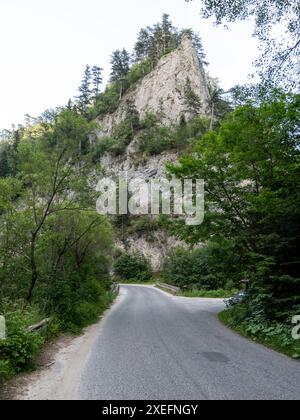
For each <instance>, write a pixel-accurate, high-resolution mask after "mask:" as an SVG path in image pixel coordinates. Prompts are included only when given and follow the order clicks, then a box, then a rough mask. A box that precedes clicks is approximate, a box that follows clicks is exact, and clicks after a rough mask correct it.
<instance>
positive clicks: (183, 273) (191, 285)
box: [163, 241, 242, 290]
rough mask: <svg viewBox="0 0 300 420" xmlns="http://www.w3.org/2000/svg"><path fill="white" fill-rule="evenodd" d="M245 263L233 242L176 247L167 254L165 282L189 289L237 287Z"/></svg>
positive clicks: (164, 270) (164, 273)
mask: <svg viewBox="0 0 300 420" xmlns="http://www.w3.org/2000/svg"><path fill="white" fill-rule="evenodd" d="M241 265H242V262H241V261H240V260H239V257H238V256H237V255H236V253H235V252H234V244H232V243H231V242H228V241H223V242H222V243H220V244H216V243H213V242H211V243H208V244H207V245H206V246H205V247H203V248H201V249H195V250H192V251H191V250H186V249H181V248H177V249H174V250H172V251H171V253H170V254H169V256H168V257H167V259H166V261H165V265H164V269H163V277H164V279H165V280H166V282H168V283H171V284H174V285H176V286H179V287H186V288H187V289H189V290H192V289H196V290H203V289H204V290H217V289H225V288H227V287H229V288H230V289H234V288H238V286H239V281H240V280H241V278H240V272H241Z"/></svg>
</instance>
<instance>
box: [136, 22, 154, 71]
mask: <svg viewBox="0 0 300 420" xmlns="http://www.w3.org/2000/svg"><path fill="white" fill-rule="evenodd" d="M152 43H153V39H152V32H151V29H150V28H149V27H148V28H146V29H141V30H140V32H139V34H138V38H137V41H136V44H135V46H134V60H135V62H136V63H142V62H143V61H144V60H146V59H147V58H148V57H149V51H150V47H151V44H152Z"/></svg>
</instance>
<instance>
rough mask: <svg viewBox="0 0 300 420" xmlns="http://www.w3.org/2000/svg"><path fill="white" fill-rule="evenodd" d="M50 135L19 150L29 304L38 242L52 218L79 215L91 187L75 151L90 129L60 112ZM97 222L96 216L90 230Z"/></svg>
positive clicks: (87, 169)
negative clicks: (26, 220) (28, 217)
mask: <svg viewBox="0 0 300 420" xmlns="http://www.w3.org/2000/svg"><path fill="white" fill-rule="evenodd" d="M51 128H52V130H51V132H50V133H49V132H41V134H40V137H39V138H38V139H34V140H32V139H30V138H28V139H26V138H24V139H23V141H22V142H21V144H20V147H19V158H20V162H19V171H20V176H21V179H22V181H23V182H24V184H25V185H28V186H29V187H28V189H27V190H26V192H25V193H24V200H26V201H27V208H28V209H30V211H31V222H30V224H31V229H30V243H29V246H28V261H29V268H30V273H31V274H30V286H29V288H28V291H27V294H26V300H27V301H30V300H31V298H32V295H33V291H34V289H35V287H36V284H37V281H38V278H39V266H38V261H39V258H38V254H39V247H40V241H41V239H42V238H43V235H45V232H46V231H47V226H48V225H49V222H50V221H51V218H52V217H53V215H56V214H61V213H64V212H74V213H75V212H80V211H81V209H82V207H81V205H82V204H81V200H82V199H83V197H84V196H85V195H86V194H87V193H88V191H90V193H91V192H92V187H89V186H88V181H87V175H88V174H89V172H90V167H89V165H88V164H87V162H85V160H84V158H83V157H82V156H81V154H80V152H79V150H78V145H77V144H78V143H81V144H82V143H84V142H85V141H86V139H87V137H88V134H89V133H90V131H91V129H92V126H91V124H89V123H87V122H86V121H85V119H84V118H83V117H82V116H80V115H78V114H76V113H74V112H72V111H68V110H66V111H63V112H62V113H61V114H60V115H59V117H58V118H57V119H56V121H55V123H54V124H53V125H52V127H51ZM98 222H99V217H97V215H95V217H94V223H92V222H91V225H90V229H92V228H93V227H94V225H96V224H97V223H98Z"/></svg>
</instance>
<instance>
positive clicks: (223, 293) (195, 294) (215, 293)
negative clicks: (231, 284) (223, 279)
mask: <svg viewBox="0 0 300 420" xmlns="http://www.w3.org/2000/svg"><path fill="white" fill-rule="evenodd" d="M237 293H238V290H223V289H219V290H197V289H193V290H187V291H184V292H182V293H181V294H180V296H183V297H190V298H219V299H226V298H230V297H232V296H233V295H235V294H237Z"/></svg>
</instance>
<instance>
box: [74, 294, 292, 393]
mask: <svg viewBox="0 0 300 420" xmlns="http://www.w3.org/2000/svg"><path fill="white" fill-rule="evenodd" d="M222 309H223V303H222V301H221V300H210V299H186V298H180V297H173V296H169V295H167V294H165V293H163V292H161V291H159V290H156V289H154V288H152V287H142V286H122V288H121V295H120V298H119V301H118V302H117V304H116V305H115V306H114V307H113V309H112V310H111V311H110V312H109V313H108V315H107V316H106V318H105V320H104V321H103V324H102V328H101V332H100V333H99V336H98V338H97V340H96V341H95V343H94V346H93V348H92V351H91V354H90V356H89V359H88V362H87V364H86V366H85V368H84V369H83V371H82V374H81V380H80V385H79V387H78V390H77V398H78V399H90V400H91V399H92V400H99V399H101V400H112V399H116V400H139V399H145V400H158V399H159V400H161V399H162V400H179V399H181V400H193V399H195V400H216V399H217V400H220V399H222V400H228V399H230V400H232V399H234V400H239V399H243V400H245V399H251V400H253V399H294V400H295V399H296V400H299V399H300V363H299V362H296V361H293V360H291V359H289V358H287V357H285V356H282V355H280V354H278V353H275V352H273V351H271V350H268V349H266V348H264V347H262V346H260V345H257V344H255V343H252V342H250V341H248V340H246V339H244V338H242V337H240V336H238V335H236V334H234V333H233V332H231V331H230V330H228V329H227V328H225V327H224V326H222V325H221V324H220V323H219V321H218V319H217V313H218V312H219V311H220V310H222Z"/></svg>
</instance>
